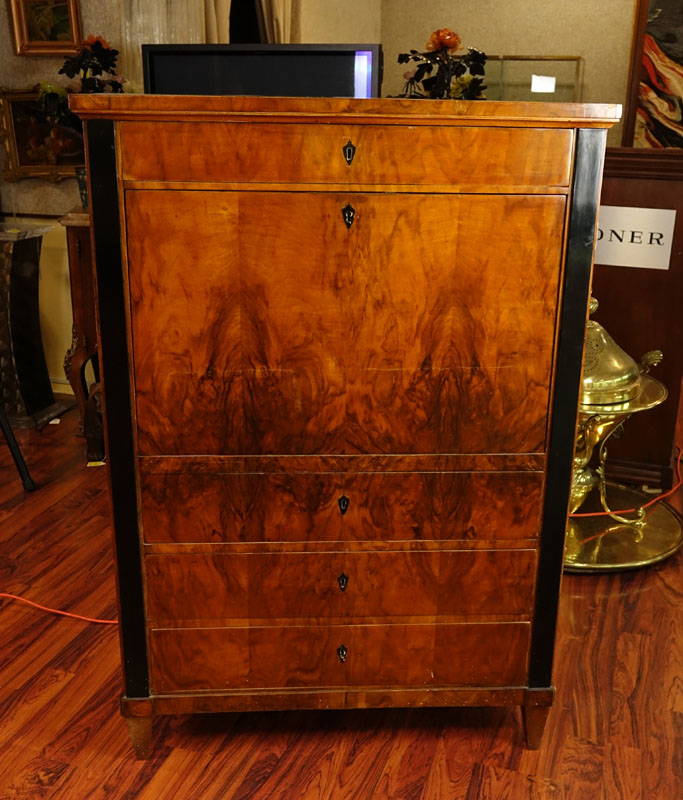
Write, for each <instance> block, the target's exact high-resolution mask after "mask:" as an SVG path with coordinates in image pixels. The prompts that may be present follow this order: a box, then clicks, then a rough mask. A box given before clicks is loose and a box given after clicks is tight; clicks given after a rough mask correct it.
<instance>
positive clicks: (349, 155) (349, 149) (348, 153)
mask: <svg viewBox="0 0 683 800" xmlns="http://www.w3.org/2000/svg"><path fill="white" fill-rule="evenodd" d="M342 153H344V158H345V159H346V163H347V164H348V165H349V166H351V162H352V161H353V157H354V156H355V155H356V147H355V145H354V144H353V143H352V142H351V140H350V139H349V141H348V142H347V143H346V144H345V145H344V147H342Z"/></svg>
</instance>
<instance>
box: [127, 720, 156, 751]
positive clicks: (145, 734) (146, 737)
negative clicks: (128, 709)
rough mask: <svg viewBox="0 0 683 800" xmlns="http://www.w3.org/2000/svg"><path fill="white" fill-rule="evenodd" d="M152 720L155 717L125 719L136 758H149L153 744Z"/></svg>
mask: <svg viewBox="0 0 683 800" xmlns="http://www.w3.org/2000/svg"><path fill="white" fill-rule="evenodd" d="M152 719H153V717H125V720H126V723H127V725H128V733H129V734H130V740H131V742H132V743H133V749H134V750H135V757H136V758H139V759H146V758H149V755H150V752H151V742H152Z"/></svg>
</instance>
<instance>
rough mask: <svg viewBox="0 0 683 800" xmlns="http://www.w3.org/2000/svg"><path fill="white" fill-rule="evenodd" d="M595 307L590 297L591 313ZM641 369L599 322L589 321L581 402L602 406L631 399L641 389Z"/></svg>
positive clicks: (595, 303)
mask: <svg viewBox="0 0 683 800" xmlns="http://www.w3.org/2000/svg"><path fill="white" fill-rule="evenodd" d="M597 308H598V301H597V300H596V299H595V298H594V297H591V303H590V313H591V314H593V313H594V312H595V311H596V310H597ZM640 372H641V370H640V368H639V366H638V364H636V362H635V361H634V360H633V359H632V358H631V356H630V355H629V354H628V353H626V352H624V351H623V350H622V349H621V347H619V345H618V344H617V343H616V342H615V341H614V339H613V338H612V337H611V336H610V335H609V333H607V331H606V330H605V329H604V328H603V327H602V325H600V323H599V322H595V321H594V320H592V319H591V320H588V324H587V326H586V348H585V351H584V356H583V386H582V395H581V404H582V405H603V404H607V405H610V404H614V403H622V402H624V401H626V400H632V399H633V398H634V397H637V395H638V393H639V392H640Z"/></svg>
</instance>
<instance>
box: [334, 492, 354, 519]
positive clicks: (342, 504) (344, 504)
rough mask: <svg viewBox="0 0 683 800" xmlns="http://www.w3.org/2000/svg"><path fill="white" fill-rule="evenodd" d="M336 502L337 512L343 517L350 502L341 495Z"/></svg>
mask: <svg viewBox="0 0 683 800" xmlns="http://www.w3.org/2000/svg"><path fill="white" fill-rule="evenodd" d="M337 502H338V503H339V510H340V511H341V513H342V517H343V516H344V514H346V512H347V511H348V510H349V503H350V502H351V501H350V500H349V498H348V497H347V496H346V495H345V494H343V495H342V496H341V497H340V498H339V500H337Z"/></svg>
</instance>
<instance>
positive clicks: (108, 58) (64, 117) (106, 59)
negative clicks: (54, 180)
mask: <svg viewBox="0 0 683 800" xmlns="http://www.w3.org/2000/svg"><path fill="white" fill-rule="evenodd" d="M118 55H119V51H118V50H114V49H113V48H112V47H111V46H110V45H109V43H108V42H107V41H106V40H105V39H103V38H102V37H101V36H88V38H87V39H86V40H85V41H84V42H83V45H82V47H81V49H80V50H79V51H78V53H77V54H76V55H75V56H71V57H70V58H67V59H66V61H65V62H64V65H63V66H62V68H61V69H60V70H59V73H58V74H59V75H66V77H67V78H70V79H71V81H70V83H69V84H68V85H67V86H63V85H62V84H60V83H55V82H52V81H41V83H40V84H39V102H40V107H41V111H42V114H40V117H39V118H38V117H37V118H36V120H35V124H33V126H32V129H31V131H32V135H31V137H30V139H29V142H28V144H27V156H28V158H29V159H31V160H32V161H34V162H35V163H48V164H60V163H69V161H72V160H76V161H78V160H81V161H82V159H83V135H82V134H83V125H82V123H81V120H80V119H79V118H78V117H77V116H76V115H75V114H74V113H73V112H72V111H70V110H69V93H97V92H115V93H120V92H123V91H124V83H125V81H124V78H123V77H122V76H121V75H119V74H118V73H117V71H116V62H117V59H118Z"/></svg>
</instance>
